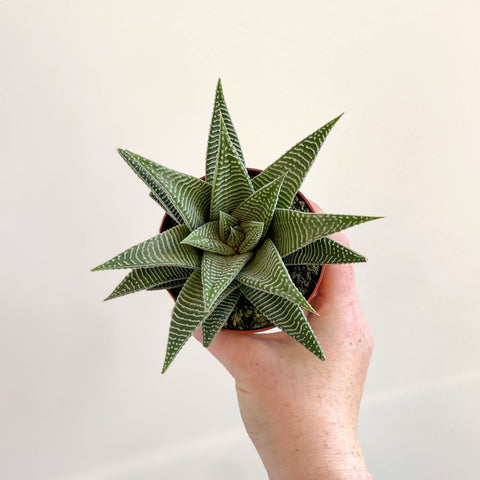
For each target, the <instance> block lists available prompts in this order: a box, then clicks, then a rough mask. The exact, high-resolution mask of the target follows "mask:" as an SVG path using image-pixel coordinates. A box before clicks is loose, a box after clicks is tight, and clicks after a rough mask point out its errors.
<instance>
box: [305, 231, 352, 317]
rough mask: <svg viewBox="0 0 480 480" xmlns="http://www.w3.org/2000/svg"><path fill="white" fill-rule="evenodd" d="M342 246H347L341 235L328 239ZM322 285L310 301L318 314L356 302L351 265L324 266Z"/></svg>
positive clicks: (345, 238)
mask: <svg viewBox="0 0 480 480" xmlns="http://www.w3.org/2000/svg"><path fill="white" fill-rule="evenodd" d="M330 238H331V239H332V240H335V241H337V242H339V243H341V244H342V245H345V246H349V242H348V239H347V237H345V235H343V234H342V233H335V234H334V235H332V236H331V237H330ZM322 268H324V269H325V272H324V276H323V279H322V283H321V284H320V288H319V290H318V293H317V295H316V296H315V298H314V299H312V302H311V303H312V306H313V307H314V308H315V309H316V310H317V312H318V313H321V311H322V310H323V311H325V310H326V309H331V308H333V307H335V306H340V305H344V304H345V303H352V302H353V301H357V293H356V290H355V274H354V270H353V265H352V264H335V265H324V266H323V267H322Z"/></svg>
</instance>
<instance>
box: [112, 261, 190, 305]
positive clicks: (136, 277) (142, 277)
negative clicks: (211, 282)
mask: <svg viewBox="0 0 480 480" xmlns="http://www.w3.org/2000/svg"><path fill="white" fill-rule="evenodd" d="M191 274H192V271H191V270H189V269H187V268H178V267H152V268H135V269H134V270H132V271H131V272H130V273H129V274H128V275H127V276H126V277H125V278H124V279H123V280H122V281H121V282H120V283H119V285H118V286H117V287H116V288H115V290H114V291H113V292H112V293H111V294H110V295H109V296H108V297H107V298H106V299H105V300H112V299H113V298H118V297H121V296H123V295H128V294H129V293H134V292H139V291H140V290H148V289H150V288H155V290H163V289H166V288H173V287H174V286H175V287H176V286H180V285H182V284H183V283H184V282H185V281H186V280H187V278H188V277H189V276H190V275H191Z"/></svg>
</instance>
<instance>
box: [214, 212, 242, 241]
mask: <svg viewBox="0 0 480 480" xmlns="http://www.w3.org/2000/svg"><path fill="white" fill-rule="evenodd" d="M219 222H220V224H219V226H218V230H219V233H220V238H221V239H222V240H223V241H224V242H226V241H227V238H228V236H229V235H230V227H233V226H235V225H237V224H238V221H237V219H236V218H235V217H232V216H231V215H229V214H228V213H225V212H222V211H221V212H220V218H219Z"/></svg>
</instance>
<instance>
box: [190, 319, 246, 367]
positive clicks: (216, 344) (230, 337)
mask: <svg viewBox="0 0 480 480" xmlns="http://www.w3.org/2000/svg"><path fill="white" fill-rule="evenodd" d="M193 336H194V337H195V338H196V339H197V340H198V341H199V342H202V328H201V327H199V328H198V329H197V330H196V331H195V333H194V334H193ZM248 337H250V335H248ZM252 337H253V335H252ZM245 340H246V336H245V335H238V334H235V333H231V332H225V331H223V330H220V332H219V333H218V334H217V336H216V337H215V339H214V340H213V342H212V343H211V345H210V346H209V347H207V349H208V351H209V352H210V353H211V354H212V355H213V356H214V357H215V358H216V359H217V360H218V361H219V362H220V363H222V364H223V366H224V367H225V368H226V369H227V370H228V371H230V373H232V374H233V372H232V371H231V368H232V365H233V364H234V362H235V361H236V359H235V356H236V355H237V354H238V353H239V352H243V351H244V347H243V346H242V345H243V344H244V342H245Z"/></svg>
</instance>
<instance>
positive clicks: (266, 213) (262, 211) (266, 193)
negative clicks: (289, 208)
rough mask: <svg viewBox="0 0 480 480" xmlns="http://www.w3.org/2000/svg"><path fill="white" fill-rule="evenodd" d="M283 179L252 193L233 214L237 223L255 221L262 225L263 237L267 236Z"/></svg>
mask: <svg viewBox="0 0 480 480" xmlns="http://www.w3.org/2000/svg"><path fill="white" fill-rule="evenodd" d="M282 184H283V177H279V178H277V179H275V180H273V181H272V182H270V183H267V184H266V185H264V186H263V187H262V188H260V189H258V190H257V191H256V192H255V193H252V195H250V196H249V197H248V198H247V199H246V200H245V201H244V202H242V204H241V205H239V206H238V207H237V208H236V209H235V210H234V211H233V212H232V216H234V217H235V218H236V219H238V220H239V221H241V222H242V221H243V222H244V221H248V220H255V221H257V222H262V223H263V224H264V229H263V232H264V235H266V234H267V231H268V227H269V226H270V222H271V221H272V218H273V213H274V212H275V207H276V206H277V200H278V195H279V193H280V189H281V188H282Z"/></svg>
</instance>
